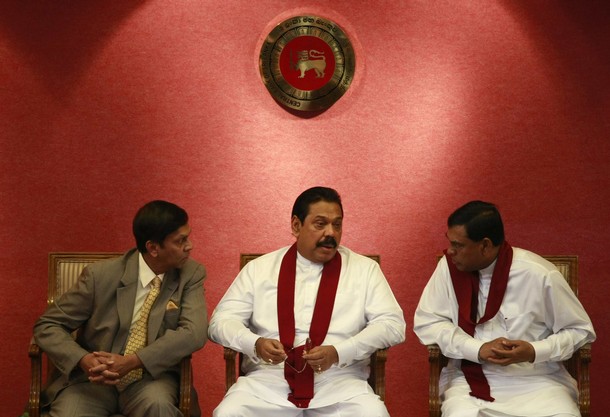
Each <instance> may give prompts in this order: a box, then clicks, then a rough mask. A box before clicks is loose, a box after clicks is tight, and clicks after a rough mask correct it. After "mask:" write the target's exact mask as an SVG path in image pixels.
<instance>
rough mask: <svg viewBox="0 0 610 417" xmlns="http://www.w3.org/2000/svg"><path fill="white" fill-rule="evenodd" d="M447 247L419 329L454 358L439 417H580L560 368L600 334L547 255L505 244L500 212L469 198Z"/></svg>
mask: <svg viewBox="0 0 610 417" xmlns="http://www.w3.org/2000/svg"><path fill="white" fill-rule="evenodd" d="M447 226H448V230H447V239H448V240H449V248H448V249H447V250H446V251H445V256H444V257H443V258H442V259H441V260H440V261H439V263H438V265H437V267H436V270H435V271H434V273H433V274H432V277H431V278H430V281H429V282H428V284H427V285H426V288H425V289H424V291H423V294H422V296H421V299H420V302H419V305H418V307H417V309H416V311H415V319H414V327H413V330H414V332H415V333H416V334H417V336H418V337H419V339H420V341H421V342H422V343H424V344H432V343H436V344H438V345H439V347H440V349H441V351H442V352H443V354H444V355H445V356H447V357H448V358H450V360H449V364H448V366H447V367H446V368H444V369H443V373H442V375H441V381H440V391H441V399H442V406H441V407H442V408H441V409H442V413H443V417H510V416H520V417H543V416H544V417H547V416H552V417H577V416H580V413H579V411H578V406H577V390H576V381H574V379H573V378H572V377H571V376H570V375H569V373H568V372H567V371H566V369H565V368H564V367H563V365H562V361H563V360H565V359H568V358H569V357H570V356H572V354H573V353H574V351H575V350H576V349H578V348H579V347H580V346H582V345H584V344H585V343H588V342H592V341H594V340H595V332H594V330H593V326H592V324H591V320H590V319H589V316H588V315H587V313H586V312H585V310H584V308H583V306H582V305H581V304H580V302H579V301H578V299H577V298H576V296H575V295H574V293H573V292H572V290H571V289H570V287H569V285H568V283H567V282H566V280H565V279H564V277H563V276H562V275H561V273H560V272H559V271H558V270H557V268H555V266H554V265H553V264H552V263H550V262H548V261H547V260H545V259H544V258H542V257H540V256H538V255H536V254H534V253H532V252H529V251H526V250H524V249H520V248H514V247H511V246H510V245H509V244H508V242H507V241H506V240H505V239H504V226H503V223H502V218H501V217H500V213H499V211H498V209H497V208H496V207H495V206H494V205H493V204H490V203H485V202H482V201H471V202H470V203H467V204H466V205H464V206H462V207H460V208H459V209H457V210H456V211H455V212H454V213H453V214H451V216H449V219H448V222H447Z"/></svg>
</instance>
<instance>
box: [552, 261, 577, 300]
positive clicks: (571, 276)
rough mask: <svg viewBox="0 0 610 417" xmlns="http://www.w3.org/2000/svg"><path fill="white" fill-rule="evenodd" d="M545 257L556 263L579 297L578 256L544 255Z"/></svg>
mask: <svg viewBox="0 0 610 417" xmlns="http://www.w3.org/2000/svg"><path fill="white" fill-rule="evenodd" d="M543 258H544V259H546V260H547V261H549V262H551V263H552V264H554V265H555V266H556V267H557V269H559V272H561V274H562V275H563V277H564V278H565V279H566V281H568V284H569V285H570V288H572V291H574V294H575V295H576V297H578V256H576V255H563V256H554V255H544V256H543Z"/></svg>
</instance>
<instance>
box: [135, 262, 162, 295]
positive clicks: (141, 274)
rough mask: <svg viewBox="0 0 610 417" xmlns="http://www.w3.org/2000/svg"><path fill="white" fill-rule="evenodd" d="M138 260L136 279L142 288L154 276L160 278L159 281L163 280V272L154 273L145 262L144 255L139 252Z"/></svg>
mask: <svg viewBox="0 0 610 417" xmlns="http://www.w3.org/2000/svg"><path fill="white" fill-rule="evenodd" d="M138 260H139V261H138V262H139V268H138V280H139V281H140V283H141V284H142V287H143V288H146V286H147V285H148V284H150V282H151V281H152V280H153V279H154V278H155V277H159V279H160V280H161V282H163V277H164V276H165V273H163V274H159V275H157V274H155V273H154V272H153V270H152V269H150V266H148V264H147V263H146V261H145V260H144V257H143V256H142V254H141V253H139V254H138Z"/></svg>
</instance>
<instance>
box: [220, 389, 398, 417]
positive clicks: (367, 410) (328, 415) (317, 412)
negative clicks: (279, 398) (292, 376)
mask: <svg viewBox="0 0 610 417" xmlns="http://www.w3.org/2000/svg"><path fill="white" fill-rule="evenodd" d="M213 416H214V417H260V416H265V417H390V415H389V414H388V410H387V409H386V407H385V404H384V403H383V401H381V400H380V399H379V397H378V396H377V395H375V394H362V395H358V396H356V397H354V398H350V399H349V400H347V401H342V402H340V403H337V404H333V405H329V406H326V407H321V408H315V409H302V408H297V407H296V406H295V407H284V406H280V405H277V404H271V403H269V402H267V401H265V400H263V399H261V398H258V397H255V396H254V395H252V394H250V393H247V392H243V391H233V392H231V393H229V394H228V395H226V396H225V398H224V399H223V400H222V402H221V403H220V404H219V405H218V407H216V409H215V410H214V414H213Z"/></svg>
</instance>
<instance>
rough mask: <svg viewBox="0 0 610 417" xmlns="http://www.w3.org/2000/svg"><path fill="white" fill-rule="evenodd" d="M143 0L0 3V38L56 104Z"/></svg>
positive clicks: (66, 94)
mask: <svg viewBox="0 0 610 417" xmlns="http://www.w3.org/2000/svg"><path fill="white" fill-rule="evenodd" d="M145 2H146V0H134V1H80V0H72V1H67V0H53V1H36V0H25V1H4V2H0V37H2V38H3V39H4V42H5V43H7V46H8V48H10V49H11V50H13V51H14V54H15V55H17V56H19V57H20V61H19V62H18V63H16V64H15V65H16V66H17V67H18V66H21V65H26V66H28V67H29V70H30V71H31V72H32V73H34V74H36V76H37V77H38V78H39V80H40V83H41V84H42V85H44V86H45V87H46V88H47V89H48V91H49V93H50V94H52V95H53V96H54V97H55V98H56V99H58V100H62V99H65V98H66V97H68V96H69V95H70V91H69V87H70V86H73V85H75V83H76V81H78V79H79V77H80V76H81V75H82V74H84V73H85V72H86V70H87V67H88V64H89V63H90V62H92V60H93V59H94V58H95V56H96V54H97V53H98V52H99V51H100V50H102V48H103V47H104V44H105V43H106V42H107V40H108V39H110V38H111V37H112V35H113V33H114V31H115V30H116V29H117V28H118V27H119V26H120V24H121V22H123V21H124V20H125V19H127V18H128V17H129V15H130V14H131V13H133V12H134V11H135V10H137V9H138V8H139V7H140V6H142V5H143V4H144V3H145Z"/></svg>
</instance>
